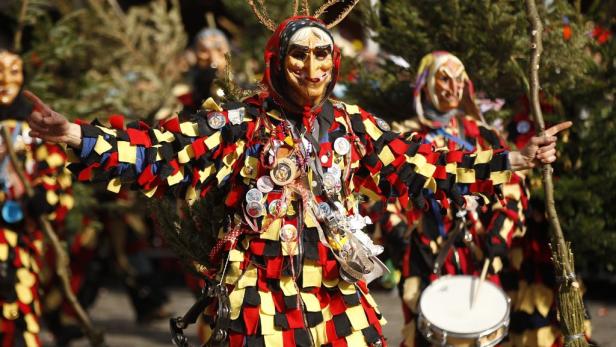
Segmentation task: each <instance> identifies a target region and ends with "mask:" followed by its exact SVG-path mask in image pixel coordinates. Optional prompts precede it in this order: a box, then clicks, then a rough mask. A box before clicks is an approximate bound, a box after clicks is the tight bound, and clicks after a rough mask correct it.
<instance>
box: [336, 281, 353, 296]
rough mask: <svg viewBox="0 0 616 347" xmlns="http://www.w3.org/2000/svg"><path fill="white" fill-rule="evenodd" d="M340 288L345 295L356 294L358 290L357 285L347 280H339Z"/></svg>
mask: <svg viewBox="0 0 616 347" xmlns="http://www.w3.org/2000/svg"><path fill="white" fill-rule="evenodd" d="M338 288H339V289H340V292H341V293H342V294H343V295H350V294H355V292H357V290H356V289H355V285H353V284H352V283H349V282H347V281H340V282H338Z"/></svg>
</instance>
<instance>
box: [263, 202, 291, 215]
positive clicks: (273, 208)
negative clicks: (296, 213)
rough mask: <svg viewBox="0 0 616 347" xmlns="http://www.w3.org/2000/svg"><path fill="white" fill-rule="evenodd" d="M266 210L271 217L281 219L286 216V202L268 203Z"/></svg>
mask: <svg viewBox="0 0 616 347" xmlns="http://www.w3.org/2000/svg"><path fill="white" fill-rule="evenodd" d="M267 210H268V212H269V214H271V215H272V216H276V217H282V216H284V215H285V214H287V210H288V206H287V203H286V202H284V201H282V200H280V199H276V200H272V202H270V203H269V206H267Z"/></svg>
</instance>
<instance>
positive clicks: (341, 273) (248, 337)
mask: <svg viewBox="0 0 616 347" xmlns="http://www.w3.org/2000/svg"><path fill="white" fill-rule="evenodd" d="M251 4H252V5H253V6H255V5H254V3H252V2H251ZM331 5H332V3H331V2H327V4H326V5H324V6H323V7H322V8H321V9H319V10H318V11H317V12H315V15H314V16H309V13H308V11H309V10H308V9H307V8H305V9H304V15H302V16H293V17H291V18H289V19H286V20H285V21H283V22H282V23H281V24H279V25H278V26H276V25H275V24H274V23H273V22H272V21H271V20H270V19H268V18H267V17H266V16H265V15H264V12H262V11H261V10H259V9H258V8H256V7H254V10H255V12H256V13H257V17H258V18H259V19H260V20H261V22H262V23H263V24H264V25H266V26H267V27H268V28H270V29H271V30H272V31H273V35H272V36H271V37H270V39H269V41H268V42H267V46H266V47H265V53H264V58H265V66H266V68H265V72H264V75H263V81H262V82H263V85H264V87H265V88H264V89H263V90H262V91H261V92H260V93H258V94H257V95H254V96H252V97H249V98H247V99H245V100H243V101H242V102H233V103H226V104H223V105H218V104H216V103H215V102H213V101H212V100H208V101H206V102H205V103H204V105H203V108H202V109H201V110H199V111H198V112H197V113H196V114H194V115H193V116H192V117H191V118H190V119H189V120H186V121H180V120H178V119H177V118H175V119H171V120H169V121H167V122H165V123H164V124H162V125H161V126H160V127H158V128H149V127H147V126H144V125H143V124H141V123H133V124H128V125H127V126H124V124H123V122H122V120H121V119H119V118H115V119H112V120H111V124H112V127H105V126H103V125H102V124H101V123H99V122H94V123H92V124H75V123H71V122H69V121H68V120H67V119H66V118H65V117H64V116H62V115H60V114H58V113H56V112H55V111H53V110H52V109H50V108H49V107H48V106H47V105H45V104H44V103H43V102H42V101H41V100H39V99H38V98H37V97H36V96H34V95H33V94H31V93H29V94H28V96H29V97H30V98H31V99H32V100H33V102H34V103H35V111H34V112H33V113H32V114H31V116H30V118H29V120H30V124H31V127H32V128H33V130H32V135H34V136H37V137H41V138H43V139H46V140H48V141H52V142H59V143H67V144H68V145H69V146H70V147H71V148H72V149H73V151H74V156H73V158H72V159H73V161H74V163H73V164H71V166H70V168H71V170H73V172H75V174H76V175H77V177H78V179H79V180H81V181H97V180H99V181H100V180H102V181H105V182H107V184H108V189H109V190H111V191H118V190H120V189H121V187H122V186H131V187H132V188H134V189H140V190H142V191H143V192H144V193H145V194H146V195H147V196H163V195H172V196H176V197H182V198H185V199H186V200H188V201H189V203H190V202H194V201H195V200H197V199H199V198H200V197H204V196H206V195H207V194H208V192H209V191H211V190H218V191H222V192H223V194H222V199H221V201H220V202H219V204H218V205H220V206H222V208H223V209H224V218H223V223H222V227H221V228H220V230H219V232H218V240H217V241H216V242H215V243H214V244H213V245H208V246H207V247H206V249H207V250H208V259H209V262H208V263H209V264H208V266H207V268H205V269H203V272H204V273H205V274H206V275H207V276H209V278H208V280H207V281H206V282H207V283H208V286H207V288H206V289H205V290H204V293H208V295H209V294H212V297H213V298H214V299H213V300H212V302H211V303H210V305H209V306H207V307H206V308H205V312H204V314H203V316H204V317H205V320H206V321H207V322H208V323H209V325H210V326H211V329H212V330H211V336H210V337H209V342H210V344H212V345H213V344H214V342H220V341H225V343H229V345H230V346H245V345H248V346H263V345H265V346H366V345H369V346H383V345H385V344H386V341H385V338H384V337H383V332H382V328H381V327H382V324H384V323H385V319H384V317H383V315H382V314H381V312H380V311H379V309H378V307H377V305H376V303H375V301H374V299H373V298H372V296H371V295H370V293H369V291H368V288H367V283H368V282H369V281H370V280H372V279H374V278H376V277H378V276H379V275H380V274H381V272H382V271H383V266H382V264H380V263H379V261H378V259H377V257H376V256H377V255H378V254H379V253H380V252H381V251H382V248H381V247H380V246H378V245H375V244H373V243H372V241H371V240H370V238H369V237H368V236H367V235H366V234H365V233H364V231H363V228H364V226H365V225H366V224H368V223H370V220H369V219H368V218H365V216H362V215H360V213H359V208H358V204H359V200H360V199H359V195H364V196H367V197H368V198H369V199H375V200H383V199H395V200H399V201H401V204H403V205H407V204H409V203H412V204H416V205H417V206H424V205H425V203H426V199H425V197H424V195H423V188H424V186H426V185H430V186H434V187H436V189H435V194H436V195H437V200H438V201H439V203H440V204H442V205H443V206H448V205H449V204H450V203H455V204H459V205H465V204H466V199H465V198H464V196H463V195H461V194H460V192H462V191H464V190H468V191H475V192H478V193H480V192H483V193H486V194H489V192H488V191H485V190H483V188H484V187H487V186H490V187H492V186H498V185H500V184H502V183H505V182H506V181H508V180H509V176H510V171H509V163H508V161H507V151H506V150H504V149H488V150H487V152H485V153H483V152H482V153H483V154H482V158H486V159H485V161H484V162H481V161H477V163H474V161H473V160H469V158H470V157H469V156H471V154H465V153H463V152H462V151H456V150H453V151H435V147H434V146H432V145H430V144H422V143H421V142H420V141H419V140H418V138H414V137H410V138H404V137H401V136H399V135H398V134H396V133H394V132H392V131H390V129H389V126H388V125H387V123H385V122H383V121H381V120H380V119H378V118H376V117H374V116H373V115H372V114H370V113H368V112H366V111H364V110H363V109H361V108H360V107H358V106H356V105H350V104H345V103H343V102H339V101H336V100H333V99H331V98H330V95H331V91H332V89H333V87H334V85H335V83H336V80H337V78H338V71H339V66H340V52H339V50H338V48H337V47H336V45H335V44H334V42H333V39H332V35H331V32H330V30H329V28H330V27H331V26H332V25H333V24H334V23H330V24H325V23H323V22H322V21H321V20H319V19H318V18H317V17H318V15H319V14H321V13H322V12H324V11H325V10H326V9H327V8H328V6H331ZM349 11H350V8H346V9H345V10H344V12H343V13H342V14H341V15H340V16H338V17H337V19H336V22H338V21H339V20H341V19H342V18H344V16H345V15H346V14H347V13H348V12H349ZM476 165H480V166H481V167H482V169H481V170H479V169H477V170H474V171H473V170H472V169H473V167H474V166H476ZM458 166H460V167H466V168H467V169H471V170H470V171H472V172H476V173H477V176H476V175H475V174H469V175H467V176H466V177H465V181H464V182H466V183H457V182H456V179H457V177H456V172H457V171H456V168H457V167H458ZM478 181H480V182H484V183H485V184H475V185H474V186H472V187H471V185H472V183H476V182H478ZM411 201H412V202H411ZM202 213H205V214H207V213H210V211H202ZM178 232H181V230H179V231H178ZM180 323H181V324H179V325H178V326H180V327H185V324H184V323H182V322H180ZM206 338H208V337H206Z"/></svg>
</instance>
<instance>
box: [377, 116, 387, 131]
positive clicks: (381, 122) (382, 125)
mask: <svg viewBox="0 0 616 347" xmlns="http://www.w3.org/2000/svg"><path fill="white" fill-rule="evenodd" d="M374 120H375V121H376V126H377V127H379V129H381V130H383V131H391V127H390V126H389V123H387V122H386V121H385V120H383V119H382V118H379V117H374Z"/></svg>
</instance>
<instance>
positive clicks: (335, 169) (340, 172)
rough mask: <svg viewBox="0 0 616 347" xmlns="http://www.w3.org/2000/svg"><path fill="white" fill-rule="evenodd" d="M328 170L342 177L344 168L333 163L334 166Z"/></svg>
mask: <svg viewBox="0 0 616 347" xmlns="http://www.w3.org/2000/svg"><path fill="white" fill-rule="evenodd" d="M327 172H328V173H331V174H332V175H334V176H336V177H340V175H341V174H342V170H340V166H338V165H336V164H332V166H331V167H330V168H328V169H327Z"/></svg>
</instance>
